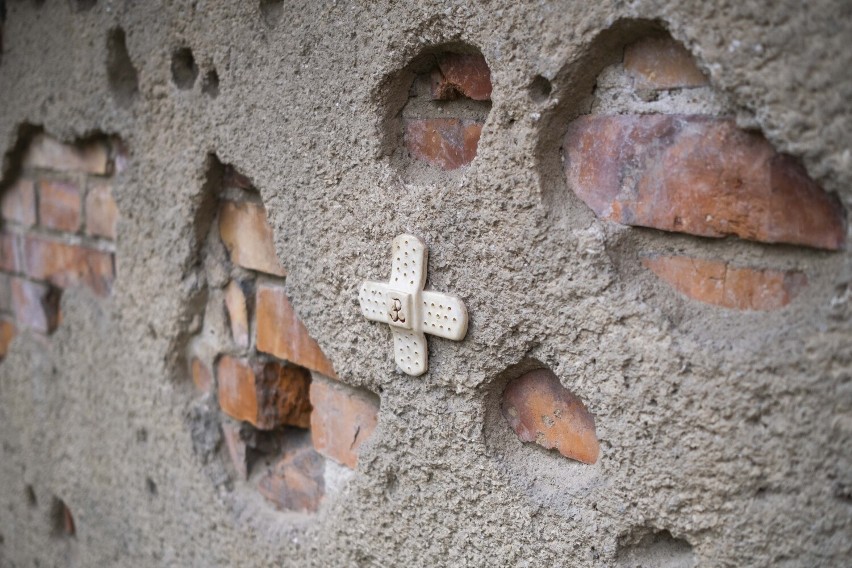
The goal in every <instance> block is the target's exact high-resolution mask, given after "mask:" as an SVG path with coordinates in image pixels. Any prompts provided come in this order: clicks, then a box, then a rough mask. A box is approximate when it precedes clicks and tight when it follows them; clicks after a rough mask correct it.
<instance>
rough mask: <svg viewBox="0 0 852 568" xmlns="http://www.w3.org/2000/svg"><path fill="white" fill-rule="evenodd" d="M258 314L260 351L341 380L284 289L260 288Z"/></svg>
mask: <svg viewBox="0 0 852 568" xmlns="http://www.w3.org/2000/svg"><path fill="white" fill-rule="evenodd" d="M255 310H256V314H255V317H256V319H257V338H256V342H255V343H256V345H257V349H258V350H259V351H263V352H264V353H269V354H270V355H273V356H275V357H278V358H279V359H285V360H287V361H290V362H291V363H296V364H297V365H301V366H302V367H307V368H308V369H311V370H313V371H317V372H318V373H322V374H323V375H325V376H327V377H336V376H337V375H336V374H335V372H334V368H333V367H332V366H331V363H330V362H329V360H328V359H326V357H325V354H324V353H323V352H322V349H320V346H319V344H317V342H316V341H315V340H314V339H313V338H312V337H311V336H310V335H309V334H308V330H307V328H305V325H304V324H303V323H302V321H301V320H300V319H299V318H298V317H297V316H296V313H295V312H294V311H293V306H292V305H291V304H290V300H289V299H288V298H287V295H286V294H285V293H284V287H283V286H279V285H275V284H266V283H262V284H258V286H257V300H256V302H255Z"/></svg>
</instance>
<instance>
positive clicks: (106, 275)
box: [24, 236, 115, 296]
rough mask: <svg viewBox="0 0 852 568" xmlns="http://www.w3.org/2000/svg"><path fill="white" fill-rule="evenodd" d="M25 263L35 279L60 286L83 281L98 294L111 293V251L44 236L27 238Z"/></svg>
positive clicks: (25, 241) (112, 269) (112, 271)
mask: <svg viewBox="0 0 852 568" xmlns="http://www.w3.org/2000/svg"><path fill="white" fill-rule="evenodd" d="M24 264H25V267H26V272H27V274H28V275H29V276H31V277H32V278H35V279H37V280H47V281H48V282H50V283H52V284H54V285H55V286H58V287H59V288H69V287H71V286H76V285H78V284H83V285H86V286H88V287H89V288H90V289H91V290H92V291H93V292H94V293H95V294H97V295H99V296H107V295H109V293H110V291H111V290H112V282H113V280H114V278H115V271H114V268H113V255H112V253H108V252H104V251H99V250H96V249H93V248H88V247H84V246H77V245H69V244H66V243H63V242H60V241H56V240H53V239H47V238H42V237H34V236H28V237H26V238H25V240H24Z"/></svg>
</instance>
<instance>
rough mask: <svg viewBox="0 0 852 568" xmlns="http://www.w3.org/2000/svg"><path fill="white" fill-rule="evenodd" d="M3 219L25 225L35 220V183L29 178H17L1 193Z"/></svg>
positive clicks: (31, 223)
mask: <svg viewBox="0 0 852 568" xmlns="http://www.w3.org/2000/svg"><path fill="white" fill-rule="evenodd" d="M2 210H3V220H4V221H11V222H12V223H20V224H22V225H25V226H27V227H29V226H31V225H35V222H36V198H35V183H33V181H32V180H30V179H23V178H22V179H19V180H18V181H17V182H15V183H14V184H13V185H12V187H10V188H9V189H7V190H6V191H5V192H4V193H3V198H2Z"/></svg>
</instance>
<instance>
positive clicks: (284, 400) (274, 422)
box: [216, 355, 311, 430]
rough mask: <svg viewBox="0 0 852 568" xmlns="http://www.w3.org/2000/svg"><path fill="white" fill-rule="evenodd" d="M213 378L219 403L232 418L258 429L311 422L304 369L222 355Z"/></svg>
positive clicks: (307, 374) (307, 381)
mask: <svg viewBox="0 0 852 568" xmlns="http://www.w3.org/2000/svg"><path fill="white" fill-rule="evenodd" d="M216 378H217V379H218V383H219V406H220V407H221V408H222V411H223V412H225V414H227V415H228V416H230V417H231V418H233V419H235V420H242V421H245V422H249V423H251V424H253V425H254V426H255V427H257V428H258V429H260V430H271V429H273V428H276V427H278V426H282V425H290V426H298V427H300V428H307V427H308V425H309V424H310V413H311V403H310V399H309V395H308V389H309V386H310V382H311V376H310V373H309V372H308V371H306V370H305V369H302V368H299V367H296V366H293V365H282V364H280V363H277V362H269V363H266V364H257V365H252V364H251V363H249V361H248V360H246V359H237V358H234V357H230V356H228V355H225V356H223V357H221V358H220V359H219V363H218V365H217V371H216Z"/></svg>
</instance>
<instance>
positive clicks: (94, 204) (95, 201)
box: [86, 184, 118, 240]
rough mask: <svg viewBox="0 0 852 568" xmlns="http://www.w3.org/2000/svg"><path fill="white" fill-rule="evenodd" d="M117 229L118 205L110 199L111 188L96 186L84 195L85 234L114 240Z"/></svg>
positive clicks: (103, 185)
mask: <svg viewBox="0 0 852 568" xmlns="http://www.w3.org/2000/svg"><path fill="white" fill-rule="evenodd" d="M117 228H118V205H116V203H115V199H113V198H112V187H111V186H109V185H107V184H96V185H93V186H92V187H90V188H89V192H88V193H87V194H86V234H87V235H90V236H93V237H104V238H107V239H113V240H114V239H115V237H116V234H117Z"/></svg>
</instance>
